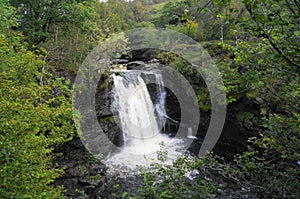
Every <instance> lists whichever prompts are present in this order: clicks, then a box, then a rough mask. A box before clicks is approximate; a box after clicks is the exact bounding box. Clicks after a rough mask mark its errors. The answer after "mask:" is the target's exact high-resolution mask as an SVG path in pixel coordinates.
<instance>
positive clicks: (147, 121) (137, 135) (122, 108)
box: [113, 71, 163, 152]
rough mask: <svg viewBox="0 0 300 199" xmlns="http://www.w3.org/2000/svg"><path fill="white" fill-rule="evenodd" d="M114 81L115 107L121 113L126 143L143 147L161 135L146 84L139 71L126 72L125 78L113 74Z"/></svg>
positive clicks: (120, 118)
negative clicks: (148, 140) (147, 141)
mask: <svg viewBox="0 0 300 199" xmlns="http://www.w3.org/2000/svg"><path fill="white" fill-rule="evenodd" d="M113 80H114V89H115V90H114V106H115V108H116V109H117V110H118V112H119V120H120V124H121V128H122V134H123V139H124V143H125V145H126V146H131V147H135V146H139V145H143V144H145V142H146V140H147V139H151V138H152V137H154V136H156V135H157V134H159V128H158V124H157V120H156V118H155V109H154V105H153V103H152V101H151V97H150V95H149V92H148V90H147V87H146V84H145V82H144V80H143V79H142V78H141V76H140V72H139V71H130V72H125V73H124V75H123V76H120V75H115V74H113ZM162 108H163V107H162ZM140 152H146V151H140Z"/></svg>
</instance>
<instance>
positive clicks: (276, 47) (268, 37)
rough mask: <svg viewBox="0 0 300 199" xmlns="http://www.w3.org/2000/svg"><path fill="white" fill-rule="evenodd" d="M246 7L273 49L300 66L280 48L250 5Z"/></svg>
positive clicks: (291, 62) (297, 65)
mask: <svg viewBox="0 0 300 199" xmlns="http://www.w3.org/2000/svg"><path fill="white" fill-rule="evenodd" d="M246 9H247V10H248V12H249V13H250V16H251V18H252V19H253V20H254V22H255V23H256V25H257V26H258V28H259V29H260V30H262V31H263V33H264V36H265V37H266V38H267V39H268V41H269V43H270V44H271V46H272V47H273V49H274V50H275V51H276V52H277V53H278V54H279V55H281V56H282V57H283V58H284V59H285V60H286V61H287V62H289V63H290V64H292V65H294V66H296V67H298V68H300V65H299V64H297V63H296V62H294V61H293V60H292V59H290V58H289V57H287V56H286V55H285V53H284V52H283V51H282V50H281V49H280V48H279V46H278V45H276V43H275V42H274V41H273V40H272V38H271V36H270V35H269V34H268V33H267V31H266V30H265V29H264V28H263V27H262V26H261V24H260V23H259V22H258V20H257V19H256V17H255V15H254V13H253V11H252V9H251V8H250V6H246Z"/></svg>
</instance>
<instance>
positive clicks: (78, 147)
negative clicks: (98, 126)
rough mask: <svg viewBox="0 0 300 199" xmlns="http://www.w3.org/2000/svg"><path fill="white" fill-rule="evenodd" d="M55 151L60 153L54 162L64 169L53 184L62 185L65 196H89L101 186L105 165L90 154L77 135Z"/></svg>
mask: <svg viewBox="0 0 300 199" xmlns="http://www.w3.org/2000/svg"><path fill="white" fill-rule="evenodd" d="M55 152H59V153H61V154H62V155H61V156H59V157H57V158H56V159H55V163H57V164H58V165H59V166H60V167H65V168H66V169H65V173H64V174H63V175H62V176H61V177H60V178H58V179H57V180H56V181H55V182H54V184H53V185H54V186H58V185H59V186H61V185H62V186H64V187H65V190H66V193H65V196H66V197H67V198H84V197H83V196H84V195H86V196H89V195H90V194H92V193H93V192H94V191H95V189H96V188H97V187H99V186H101V183H102V177H103V176H105V173H106V166H105V165H103V164H102V163H101V162H100V161H99V160H97V159H95V158H94V157H92V156H91V155H90V153H89V152H88V151H87V150H86V149H85V147H84V146H83V144H82V143H81V141H80V139H79V137H75V138H74V139H73V140H72V141H70V142H68V143H65V144H63V145H60V146H57V147H56V149H55Z"/></svg>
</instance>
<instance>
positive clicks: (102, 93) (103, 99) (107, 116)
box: [95, 76, 123, 146]
mask: <svg viewBox="0 0 300 199" xmlns="http://www.w3.org/2000/svg"><path fill="white" fill-rule="evenodd" d="M95 102H96V107H95V109H96V114H97V119H98V122H99V125H100V126H101V129H102V130H103V132H104V133H105V134H106V135H107V137H108V138H109V140H110V141H111V142H112V143H113V144H114V145H116V146H122V145H123V140H122V132H121V129H120V128H119V126H118V125H117V123H116V118H115V116H114V115H116V113H113V111H112V102H113V82H112V81H111V79H110V78H109V76H102V77H101V78H100V80H99V83H98V87H97V90H96V93H95Z"/></svg>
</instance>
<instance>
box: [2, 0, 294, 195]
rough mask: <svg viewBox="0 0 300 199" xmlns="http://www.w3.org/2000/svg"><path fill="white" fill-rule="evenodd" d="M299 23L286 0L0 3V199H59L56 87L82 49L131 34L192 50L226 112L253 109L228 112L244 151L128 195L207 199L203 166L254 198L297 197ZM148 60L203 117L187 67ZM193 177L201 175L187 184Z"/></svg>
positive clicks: (61, 130)
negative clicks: (162, 32)
mask: <svg viewBox="0 0 300 199" xmlns="http://www.w3.org/2000/svg"><path fill="white" fill-rule="evenodd" d="M299 16H300V2H299V1H298V0H285V1H281V0H279V1H275V0H262V1H257V0H243V1H237V0H224V1H221V0H169V1H161V0H152V1H146V0H134V1H129V2H127V1H124V0H108V1H107V2H99V1H96V0H86V1H82V0H74V1H66V0H63V1H54V0H47V1H29V0H26V1H24V0H23V1H19V0H10V1H6V0H0V57H1V59H0V85H1V87H0V113H1V117H0V179H1V180H0V198H60V197H63V194H62V188H61V187H54V186H51V183H52V182H53V181H54V180H55V179H56V178H57V177H59V176H60V175H61V174H62V173H63V170H62V169H60V168H58V167H57V165H53V163H52V161H53V157H54V156H55V154H53V153H52V151H53V147H54V146H55V145H56V144H58V143H64V142H66V141H68V140H71V139H72V138H73V135H74V126H73V125H72V111H73V110H72V106H71V95H72V89H71V87H72V86H71V83H70V81H69V80H68V78H69V77H71V76H72V75H74V74H76V72H77V70H78V67H79V65H80V64H81V63H82V62H83V60H84V59H85V57H86V55H87V54H88V53H89V52H90V51H91V50H92V48H93V47H95V46H96V45H98V44H101V42H102V41H103V40H104V39H106V38H108V37H109V36H110V35H112V34H113V33H119V32H121V31H125V30H128V29H132V28H137V27H164V28H167V29H172V30H176V31H179V32H182V33H184V34H186V35H188V36H190V37H192V38H193V39H194V40H196V41H198V42H201V44H202V45H203V46H204V47H205V48H206V49H207V50H208V51H209V53H210V55H211V56H212V58H213V60H214V61H215V63H216V65H217V66H218V67H219V71H220V73H221V75H222V77H223V81H224V84H225V91H226V93H227V101H228V104H229V105H232V106H234V105H236V104H239V103H244V102H245V101H246V104H251V105H253V106H255V107H256V109H257V110H258V111H251V110H239V112H238V113H236V115H234V117H235V118H237V120H238V123H239V124H240V125H241V126H244V127H245V128H247V129H251V130H254V131H255V132H256V136H255V137H251V138H249V143H248V149H247V150H246V151H245V152H244V153H242V154H237V155H236V157H235V158H234V160H232V161H229V162H223V161H220V160H216V159H214V157H211V156H209V158H207V159H197V158H195V159H193V160H188V158H187V157H184V158H181V159H179V160H178V161H177V162H176V163H174V165H173V166H162V165H156V167H155V170H156V171H157V172H154V173H153V171H151V172H149V173H148V172H146V173H144V174H143V175H142V177H143V179H144V180H143V186H142V188H141V189H140V194H139V196H138V197H141V198H207V197H210V196H212V195H213V194H216V193H217V192H218V188H219V187H218V186H217V185H216V183H215V182H214V181H213V180H212V179H214V178H213V177H208V176H211V175H212V173H211V172H210V170H209V169H210V168H215V167H216V165H219V168H218V169H217V170H218V175H221V176H223V178H224V179H226V180H228V181H233V182H234V183H235V184H236V186H240V187H247V188H248V189H250V190H252V192H253V193H255V194H257V196H258V197H259V198H299V197H300V193H299V190H300V189H299V177H300V166H299V163H298V164H297V162H298V161H300V142H299V140H300V114H299V112H300V102H299V99H300V83H299V70H300V48H299V43H300V18H299ZM158 58H159V59H160V60H161V61H162V62H163V63H166V64H169V65H170V66H172V67H174V68H175V69H176V70H177V71H179V72H180V73H182V74H183V75H184V76H185V77H186V78H187V79H188V80H189V81H190V83H191V84H192V86H193V87H194V89H195V91H196V94H197V98H198V101H199V106H200V108H201V109H202V110H203V111H209V110H210V102H209V100H210V98H209V94H208V92H207V89H206V85H205V84H204V83H203V84H202V82H203V81H202V80H200V81H198V80H199V79H201V77H200V76H199V74H196V73H195V71H193V70H191V67H190V66H189V63H187V61H186V60H182V59H181V58H180V57H178V56H177V55H174V54H172V53H169V52H162V53H159V55H158ZM196 80H197V81H196ZM199 82H201V83H199ZM159 158H160V159H161V160H163V159H164V151H161V152H160V154H159ZM220 165H222V166H220ZM194 169H197V170H198V171H199V172H200V174H201V175H197V177H196V178H195V179H194V180H189V179H188V178H186V177H185V174H186V173H187V172H188V171H193V170H194ZM98 177H99V179H100V176H97V179H95V180H96V181H97V182H98V180H99V179H98ZM196 190H197V191H196ZM78 193H81V194H82V195H84V194H85V192H84V191H82V190H78ZM129 195H131V194H130V193H124V198H126V197H129Z"/></svg>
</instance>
